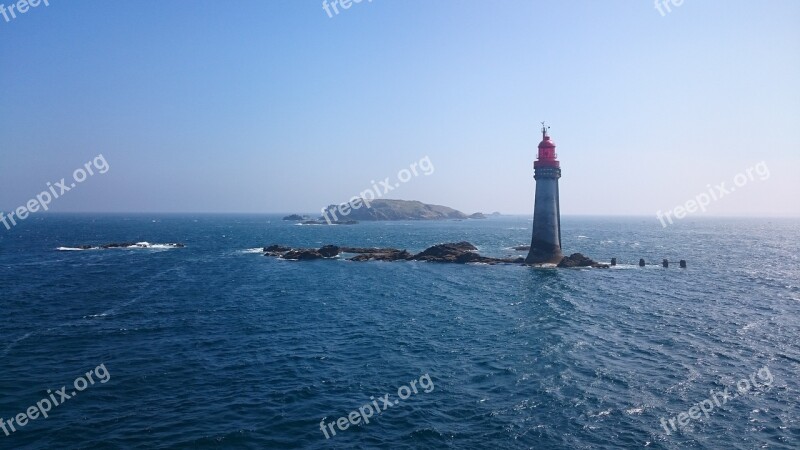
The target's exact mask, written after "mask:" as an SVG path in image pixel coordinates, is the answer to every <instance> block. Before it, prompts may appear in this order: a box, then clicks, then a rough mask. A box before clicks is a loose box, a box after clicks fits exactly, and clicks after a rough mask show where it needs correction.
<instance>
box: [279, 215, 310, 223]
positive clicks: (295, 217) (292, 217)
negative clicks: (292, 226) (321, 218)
mask: <svg viewBox="0 0 800 450" xmlns="http://www.w3.org/2000/svg"><path fill="white" fill-rule="evenodd" d="M308 218H309V217H308V216H301V215H299V214H292V215H289V216H286V217H284V218H283V220H291V221H294V222H300V221H302V220H308Z"/></svg>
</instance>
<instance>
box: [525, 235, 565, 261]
mask: <svg viewBox="0 0 800 450" xmlns="http://www.w3.org/2000/svg"><path fill="white" fill-rule="evenodd" d="M562 259H564V255H563V254H562V253H561V247H560V246H558V245H553V244H551V243H549V242H544V241H540V240H534V241H533V242H531V249H530V251H529V252H528V257H527V258H525V264H558V263H560V262H561V260H562Z"/></svg>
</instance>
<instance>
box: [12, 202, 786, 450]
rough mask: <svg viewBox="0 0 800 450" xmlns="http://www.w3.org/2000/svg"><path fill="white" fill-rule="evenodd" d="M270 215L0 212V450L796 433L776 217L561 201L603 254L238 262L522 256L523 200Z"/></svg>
mask: <svg viewBox="0 0 800 450" xmlns="http://www.w3.org/2000/svg"><path fill="white" fill-rule="evenodd" d="M281 217H282V216H280V215H213V214H194V215H186V214H184V215H179V214H171V215H158V214H117V215H96V214H47V213H44V214H39V215H33V216H31V217H29V218H28V219H26V220H25V221H23V222H20V223H19V224H18V225H17V226H16V227H14V228H12V229H11V230H5V229H4V228H0V302H1V303H0V311H1V313H0V314H1V317H2V320H0V418H2V419H3V421H2V424H3V427H4V428H3V429H1V430H0V448H2V449H228V448H230V449H294V448H303V449H327V448H341V449H350V448H355V449H369V448H391V449H440V448H446V449H485V448H490V449H618V448H651V449H679V448H691V449H757V448H758V449H764V448H766V449H798V448H800V406H798V401H799V400H800V260H798V254H800V220H798V219H788V218H784V219H742V218H730V219H720V218H700V219H694V218H686V219H684V220H683V221H678V222H676V223H675V224H672V225H669V226H667V227H662V225H661V223H660V222H659V221H658V220H657V219H656V218H655V217H580V216H565V217H563V218H562V227H563V229H562V239H563V247H564V252H565V253H567V254H569V253H573V252H580V253H583V254H584V255H587V256H589V257H591V258H593V259H595V260H597V261H604V262H608V261H610V259H611V258H617V262H618V264H617V266H615V267H613V268H610V269H591V268H583V269H555V268H532V267H526V266H521V265H513V264H509V265H485V264H484V265H482V264H468V265H459V264H437V263H426V262H351V261H347V260H346V259H345V258H336V259H330V260H317V261H285V260H280V259H276V258H273V257H265V256H263V255H262V252H261V248H262V247H264V246H267V245H270V244H283V245H288V246H293V247H319V246H321V245H324V244H337V245H346V246H360V247H395V248H400V249H408V250H409V251H411V252H418V251H421V250H423V249H425V248H427V247H429V246H431V245H434V244H438V243H446V242H458V241H468V242H471V243H473V244H474V245H475V246H476V247H478V249H479V252H480V253H481V254H483V255H488V256H525V252H520V251H516V250H514V249H513V247H514V246H519V245H524V244H527V243H528V242H529V239H530V230H531V217H529V216H500V217H490V218H488V219H485V220H461V221H456V220H448V221H402V222H371V223H368V222H362V223H360V224H358V225H351V226H344V225H341V226H317V225H297V224H295V223H293V222H287V221H284V220H281ZM114 242H137V243H142V244H141V245H139V246H138V247H136V248H126V249H105V250H103V249H88V250H80V247H81V246H83V245H88V246H99V245H102V244H108V243H114ZM145 243H147V244H145ZM174 243H181V244H184V247H178V246H174V245H169V244H174ZM640 258H644V259H645V261H646V263H647V265H646V266H645V267H639V265H638V262H639V259H640ZM663 259H667V260H668V261H669V262H670V265H669V267H668V268H664V267H662V265H661V261H662V260H663ZM680 260H686V262H687V268H685V269H681V268H679V267H678V261H680ZM45 401H46V402H45ZM48 403H49V404H48ZM48 409H49V410H48ZM45 414H46V415H47V417H44V415H45ZM34 416H36V417H34ZM23 423H24V424H23ZM12 426H13V429H12Z"/></svg>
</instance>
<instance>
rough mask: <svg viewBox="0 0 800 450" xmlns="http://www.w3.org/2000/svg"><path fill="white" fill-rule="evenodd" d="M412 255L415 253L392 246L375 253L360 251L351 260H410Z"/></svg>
mask: <svg viewBox="0 0 800 450" xmlns="http://www.w3.org/2000/svg"><path fill="white" fill-rule="evenodd" d="M412 257H413V255H411V253H408V252H407V251H405V250H397V249H394V248H390V249H382V251H379V252H374V253H359V254H358V255H356V256H354V257H352V258H350V259H349V261H408V260H411V259H412Z"/></svg>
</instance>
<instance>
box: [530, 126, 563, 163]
mask: <svg viewBox="0 0 800 450" xmlns="http://www.w3.org/2000/svg"><path fill="white" fill-rule="evenodd" d="M549 129H550V127H548V126H545V124H544V122H542V142H540V143H539V157H538V159H537V161H536V162H534V163H533V167H559V166H560V164H559V162H558V159H557V158H558V155H556V144H555V143H554V142H553V141H552V140H550V136H549V135H548V134H547V130H549Z"/></svg>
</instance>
